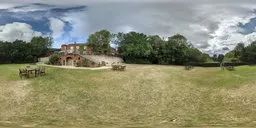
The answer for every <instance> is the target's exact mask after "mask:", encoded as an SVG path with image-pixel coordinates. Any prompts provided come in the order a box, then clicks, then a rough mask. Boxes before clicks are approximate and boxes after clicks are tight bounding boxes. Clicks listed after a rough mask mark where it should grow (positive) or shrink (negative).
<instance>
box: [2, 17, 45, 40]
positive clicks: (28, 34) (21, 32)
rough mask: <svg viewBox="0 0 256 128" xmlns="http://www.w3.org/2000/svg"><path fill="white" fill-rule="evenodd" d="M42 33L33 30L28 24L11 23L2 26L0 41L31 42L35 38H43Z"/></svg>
mask: <svg viewBox="0 0 256 128" xmlns="http://www.w3.org/2000/svg"><path fill="white" fill-rule="evenodd" d="M41 35H42V34H41V32H36V31H34V30H32V27H31V25H29V24H26V23H19V22H14V23H9V24H6V25H2V26H0V40H2V41H15V40H16V39H19V40H24V41H30V40H31V39H32V38H33V37H34V36H41Z"/></svg>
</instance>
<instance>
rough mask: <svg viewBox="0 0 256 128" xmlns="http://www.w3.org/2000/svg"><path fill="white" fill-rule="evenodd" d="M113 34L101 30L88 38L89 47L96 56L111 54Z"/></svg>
mask: <svg viewBox="0 0 256 128" xmlns="http://www.w3.org/2000/svg"><path fill="white" fill-rule="evenodd" d="M111 37H112V35H111V33H110V32H109V31H108V30H105V29H104V30H101V31H98V32H96V33H94V34H91V35H90V36H89V38H88V46H90V47H91V48H92V52H93V53H95V54H108V53H110V50H111V47H110V41H111Z"/></svg>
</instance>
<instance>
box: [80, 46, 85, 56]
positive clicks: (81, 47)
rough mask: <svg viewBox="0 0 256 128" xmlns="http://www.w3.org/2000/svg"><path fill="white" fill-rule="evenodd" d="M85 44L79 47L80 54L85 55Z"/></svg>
mask: <svg viewBox="0 0 256 128" xmlns="http://www.w3.org/2000/svg"><path fill="white" fill-rule="evenodd" d="M84 48H85V44H80V46H79V53H80V54H84V51H85V49H84Z"/></svg>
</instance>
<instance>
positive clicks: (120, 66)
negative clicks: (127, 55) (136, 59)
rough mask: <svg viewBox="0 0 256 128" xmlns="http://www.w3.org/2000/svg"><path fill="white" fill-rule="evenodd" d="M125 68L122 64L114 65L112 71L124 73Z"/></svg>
mask: <svg viewBox="0 0 256 128" xmlns="http://www.w3.org/2000/svg"><path fill="white" fill-rule="evenodd" d="M125 68H126V66H125V65H122V64H112V70H114V71H124V70H125Z"/></svg>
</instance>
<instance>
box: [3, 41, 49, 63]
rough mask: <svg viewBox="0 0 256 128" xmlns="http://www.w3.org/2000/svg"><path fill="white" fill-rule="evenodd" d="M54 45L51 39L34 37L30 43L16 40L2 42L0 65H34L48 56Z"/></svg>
mask: <svg viewBox="0 0 256 128" xmlns="http://www.w3.org/2000/svg"><path fill="white" fill-rule="evenodd" d="M51 45H52V39H51V38H48V37H46V38H43V37H34V38H32V40H31V41H30V42H25V41H22V40H16V41H14V42H2V41H0V63H33V62H37V60H38V58H39V57H44V56H47V55H48V53H49V52H50V49H49V48H50V47H51Z"/></svg>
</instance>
